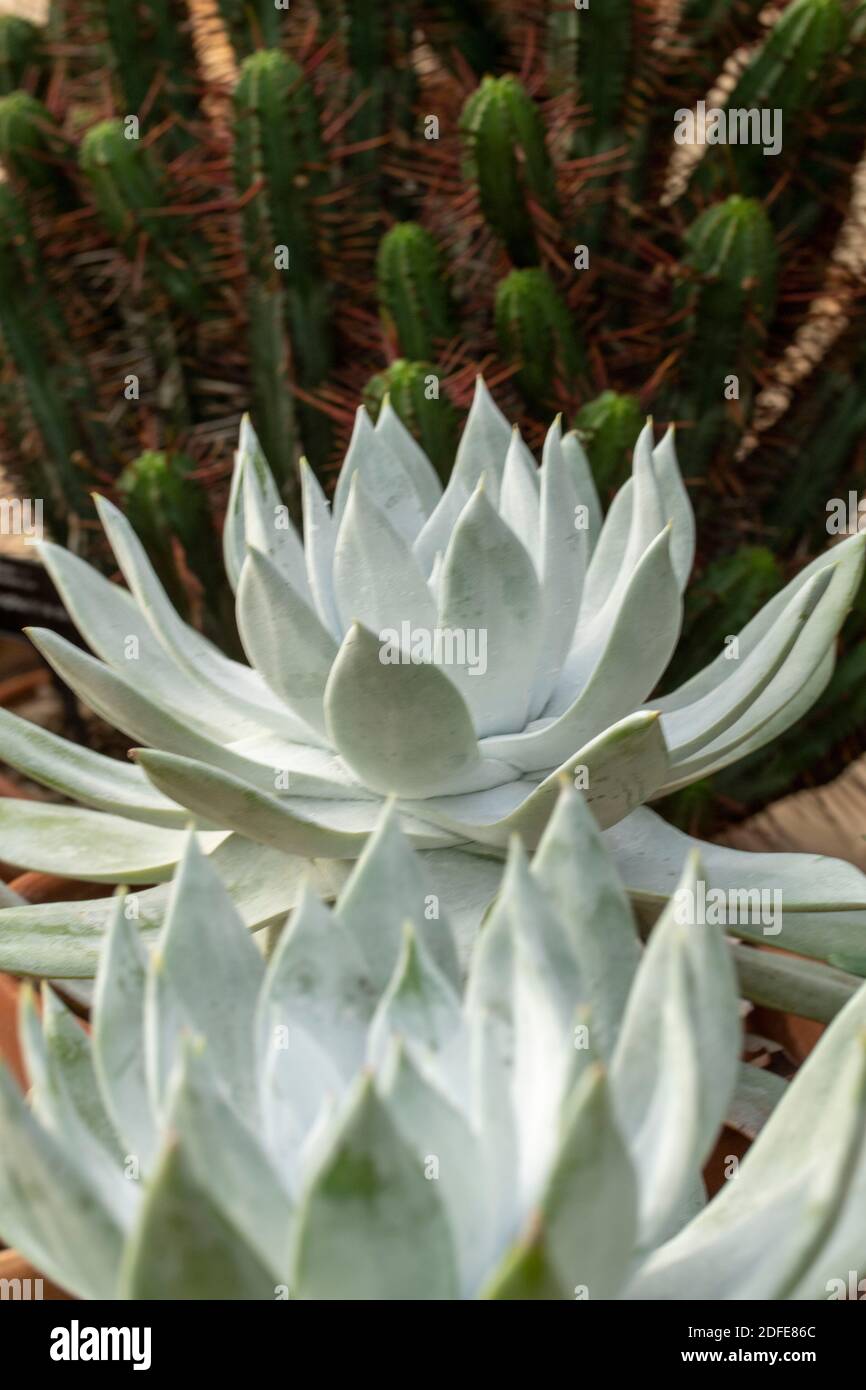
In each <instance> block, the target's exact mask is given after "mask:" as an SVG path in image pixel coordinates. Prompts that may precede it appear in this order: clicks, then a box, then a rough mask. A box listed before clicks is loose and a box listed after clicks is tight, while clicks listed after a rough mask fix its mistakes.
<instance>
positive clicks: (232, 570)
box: [222, 414, 261, 592]
mask: <svg viewBox="0 0 866 1390" xmlns="http://www.w3.org/2000/svg"><path fill="white" fill-rule="evenodd" d="M253 450H259V451H260V450H261V446H260V444H259V441H258V438H257V436H256V432H255V430H254V429H253V425H252V421H251V420H250V417H249V415H246V414H245V415H244V416H243V419H242V420H241V429H240V438H239V440H238V447H237V450H236V451H235V462H234V468H233V469H232V478H231V484H230V487H229V496H228V502H227V503H226V514H225V519H224V521H223V534H222V550H223V564H224V565H225V571H226V576H227V578H228V581H229V584H230V585H231V588H232V591H233V592H234V591H236V590H237V587H238V581H239V580H240V577H241V569H242V568H243V563H244V559H245V557H246V553H247V543H246V536H245V531H244V469H245V467H246V463H247V460H248V458H249V455H250V453H251V452H252V451H253Z"/></svg>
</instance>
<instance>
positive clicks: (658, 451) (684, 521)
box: [653, 425, 695, 593]
mask: <svg viewBox="0 0 866 1390" xmlns="http://www.w3.org/2000/svg"><path fill="white" fill-rule="evenodd" d="M653 472H654V473H655V476H656V482H657V484H658V489H659V493H660V495H661V504H662V512H663V514H664V518H665V521H670V522H671V523H672V527H671V560H672V563H673V567H674V573H675V575H676V577H677V583H678V584H679V588H680V593H683V592H684V591H685V588H686V585H687V584H688V581H689V575H690V574H691V572H692V565H693V564H694V561H695V514H694V511H693V510H692V504H691V501H690V499H689V494H688V489H687V488H686V485H685V483H684V482H683V477H682V474H681V473H680V468H679V464H678V462H677V451H676V443H675V439H674V427H673V425H671V426H670V427H669V428H668V430H667V431H666V433H665V434H664V436H663V438H662V439H661V441H660V442H659V443H658V444H657V445H656V446H655V448H654V449H653Z"/></svg>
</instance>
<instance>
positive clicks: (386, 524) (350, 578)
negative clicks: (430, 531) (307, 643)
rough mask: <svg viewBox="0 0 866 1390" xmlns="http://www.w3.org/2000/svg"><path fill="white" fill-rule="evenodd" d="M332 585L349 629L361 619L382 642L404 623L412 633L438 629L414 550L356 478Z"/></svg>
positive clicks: (343, 622) (339, 538) (345, 513)
mask: <svg viewBox="0 0 866 1390" xmlns="http://www.w3.org/2000/svg"><path fill="white" fill-rule="evenodd" d="M333 584H334V598H335V601H336V605H337V612H338V614H339V617H340V622H341V626H342V628H343V630H344V631H345V630H346V629H348V628H349V627H351V625H352V623H354V622H356V621H357V622H359V623H363V625H364V626H365V627H366V628H368V629H369V630H370V631H371V632H374V633H376V634H377V635H378V637H379V641H380V643H383V642H386V641H387V640H388V638H387V636H386V634H388V633H395V634H400V633H401V629H402V627H403V624H404V623H405V624H407V625H408V629H409V631H410V632H414V631H416V630H418V629H421V630H422V631H424V632H431V631H432V630H433V628H434V627H435V626H436V605H435V603H434V601H433V596H432V595H431V593H430V590H429V589H428V587H427V582H426V580H425V578H424V575H423V574H422V572H421V569H420V567H419V565H418V563H417V561H416V560H415V558H414V556H413V555H412V551H411V549H410V548H409V546H408V545H407V543H406V541H405V540H404V538H403V536H402V535H401V534H400V532H399V531H397V530H396V529H395V527H394V526H393V525H392V524H391V522H390V521H389V520H388V516H387V513H386V512H384V511H383V510H382V509H381V508H380V507H379V506H378V505H377V504H376V502H375V501H374V500H373V497H372V496H371V495H370V494H369V493H368V491H367V488H366V486H365V485H364V482H363V480H362V478H361V477H360V476H359V475H357V474H356V476H355V478H354V480H353V481H352V484H351V486H350V488H349V495H348V498H347V500H346V506H345V509H344V511H343V516H342V519H341V521H340V528H339V531H338V533H337V542H336V546H335V548H334V569H333ZM396 640H397V641H400V638H399V636H398V637H397V639H396ZM392 641H393V639H392ZM406 645H407V647H408V645H409V644H408V643H406Z"/></svg>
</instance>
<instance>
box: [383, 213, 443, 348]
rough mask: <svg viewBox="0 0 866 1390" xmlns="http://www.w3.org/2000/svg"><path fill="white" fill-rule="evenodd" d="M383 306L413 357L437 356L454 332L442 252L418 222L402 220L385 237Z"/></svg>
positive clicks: (402, 342)
mask: <svg viewBox="0 0 866 1390" xmlns="http://www.w3.org/2000/svg"><path fill="white" fill-rule="evenodd" d="M376 270H377V278H378V283H379V302H380V304H381V306H382V310H383V313H384V314H385V316H386V318H388V319H390V321H391V322H392V323H393V324H394V327H395V328H396V331H397V337H398V339H399V342H400V347H401V348H402V350H403V352H404V353H405V354H406V356H407V357H408V358H413V359H415V360H422V359H425V358H433V357H435V352H436V347H435V345H436V343H437V342H438V341H440V340H441V339H448V338H450V337H452V336H453V334H454V316H453V307H452V304H451V300H450V296H449V293H448V287H447V283H446V280H445V272H444V267H443V264H442V257H441V256H440V254H439V248H438V247H437V245H436V242H435V241H434V240H433V238H432V236H431V235H430V233H429V232H428V231H425V229H424V228H423V227H420V226H419V225H418V223H417V222H400V223H398V224H397V225H396V226H395V227H392V228H391V230H390V231H389V232H388V233H387V235H386V236H384V237H383V238H382V241H381V243H380V245H379V254H378V257H377V262H376Z"/></svg>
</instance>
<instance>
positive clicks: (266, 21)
mask: <svg viewBox="0 0 866 1390" xmlns="http://www.w3.org/2000/svg"><path fill="white" fill-rule="evenodd" d="M217 3H218V6H219V12H220V16H221V18H222V21H223V23H224V24H225V27H226V29H227V31H228V35H229V38H230V40H231V44H232V47H233V49H234V51H235V53H236V55H237V57H238V58H239V59H241V58H246V57H248V56H249V55H250V53H252V51H253V50H254V49H255V48H257V47H258V46H259V42H261V43H262V44H264V46H265V47H266V48H275V47H277V46H278V45H279V43H280V39H281V38H282V32H283V24H284V22H285V20H286V18H287V11H288V9H289V5H288V0H281V2H280V4H279V5H278V4H277V3H275V0H217Z"/></svg>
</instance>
